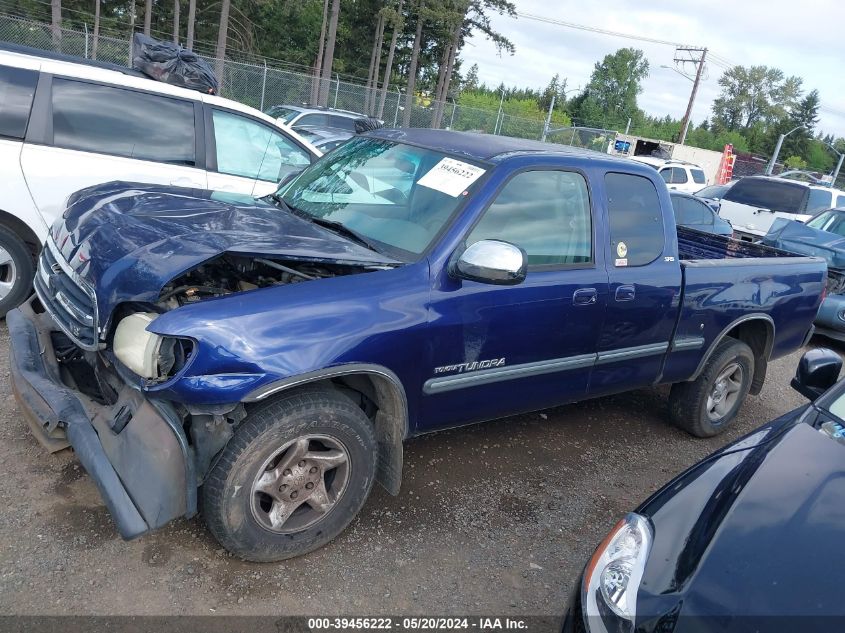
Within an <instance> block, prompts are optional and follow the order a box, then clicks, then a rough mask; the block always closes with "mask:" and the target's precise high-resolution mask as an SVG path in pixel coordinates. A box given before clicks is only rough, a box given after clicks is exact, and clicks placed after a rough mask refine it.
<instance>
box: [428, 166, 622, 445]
mask: <svg viewBox="0 0 845 633" xmlns="http://www.w3.org/2000/svg"><path fill="white" fill-rule="evenodd" d="M594 234H595V223H594V222H593V213H592V205H591V199H590V193H589V189H588V187H587V181H586V179H585V177H584V175H583V174H581V173H579V172H577V171H563V170H557V169H528V170H524V171H520V172H517V173H516V174H515V175H513V176H512V177H511V178H510V179H509V180H508V181H507V182H506V183H505V184H504V185H503V186H502V187H501V189H500V190H499V192H498V194H497V195H496V196H495V198H494V199H493V201H492V203H491V204H489V206H488V207H487V208H486V209H485V210H484V211H483V212H482V214H481V216H480V219H479V220H478V221H477V223H476V224H475V226H474V227H473V228H471V229H470V231H469V233H468V236H467V238H466V240H465V243H466V245H467V246H469V245H471V244H473V243H475V242H477V241H479V240H483V239H498V240H505V241H508V242H511V243H513V244H516V245H517V246H520V247H522V248H523V249H524V250H525V252H526V253H527V255H528V273H527V277H526V279H525V281H523V282H522V283H521V284H519V285H515V286H496V285H490V284H486V283H479V282H474V281H467V280H456V279H453V278H451V277H449V275H448V274H447V273H446V272H445V271H442V272H441V273H439V278H438V279H436V280H435V282H434V288H433V290H432V294H431V307H430V318H429V331H428V334H427V338H428V341H429V349H428V352H427V355H426V365H427V367H425V370H424V372H423V373H424V374H425V375H427V376H428V378H427V379H426V381H425V384H424V387H423V392H424V393H423V414H422V416H421V420H420V424H419V426H420V427H421V428H420V430H427V429H433V428H440V427H446V426H454V425H458V424H463V423H467V422H473V421H478V420H485V419H489V418H493V417H502V416H504V415H508V414H512V413H518V412H521V411H529V410H536V409H541V408H546V407H549V406H553V405H557V404H561V403H564V402H569V401H573V400H578V399H580V398H583V397H584V394H585V393H586V389H587V385H588V382H589V375H590V370H591V368H592V366H593V361H594V358H595V348H596V344H597V340H598V337H599V334H600V332H601V324H602V321H603V318H604V309H605V301H606V299H607V273H606V271H605V269H604V266H601V265H597V262H596V257H595V252H594V248H593V244H594Z"/></svg>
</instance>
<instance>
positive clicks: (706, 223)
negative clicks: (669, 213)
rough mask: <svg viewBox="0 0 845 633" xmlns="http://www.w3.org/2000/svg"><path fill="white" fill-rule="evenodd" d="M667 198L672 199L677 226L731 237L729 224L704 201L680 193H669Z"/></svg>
mask: <svg viewBox="0 0 845 633" xmlns="http://www.w3.org/2000/svg"><path fill="white" fill-rule="evenodd" d="M669 196H670V197H671V198H672V207H673V208H674V210H675V223H676V224H677V225H678V226H685V227H687V228H689V229H695V230H697V231H704V232H705V233H715V234H716V235H733V228H732V227H731V223H730V222H728V221H727V220H723V219H722V218H720V217H719V216H718V215H717V214H716V212H715V211H714V210H713V209H712V208H711V207H710V205H708V204H706V203H705V202H704V201H702V200H699V199H698V198H697V197H695V196H694V195H692V194H689V193H681V192H680V191H670V192H669Z"/></svg>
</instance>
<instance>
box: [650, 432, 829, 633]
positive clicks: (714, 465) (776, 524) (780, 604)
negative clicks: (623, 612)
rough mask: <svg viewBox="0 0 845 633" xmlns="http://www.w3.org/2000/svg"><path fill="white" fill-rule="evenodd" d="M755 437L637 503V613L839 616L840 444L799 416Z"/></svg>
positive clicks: (727, 619) (691, 619) (683, 620)
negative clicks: (647, 527) (644, 553)
mask: <svg viewBox="0 0 845 633" xmlns="http://www.w3.org/2000/svg"><path fill="white" fill-rule="evenodd" d="M767 434H768V435H769V436H772V437H771V438H770V439H769V438H768V437H766V435H767ZM758 435H761V436H762V437H755V435H754V434H752V435H751V436H748V437H747V438H746V439H745V440H743V442H745V443H746V445H752V448H748V449H743V447H742V446H741V445H734V446H733V447H728V449H726V450H725V451H723V453H722V454H721V455H720V456H717V457H714V458H712V459H709V460H705V461H704V462H702V463H700V464H699V465H698V466H696V467H694V468H693V469H691V470H690V471H688V472H687V473H685V474H684V475H682V476H681V477H679V478H678V479H676V480H675V481H674V482H672V483H671V484H669V485H668V486H667V487H666V488H664V489H663V490H662V491H660V492H659V493H657V494H656V495H655V496H654V497H652V499H650V500H649V501H648V502H646V504H645V505H644V506H643V507H642V508H641V509H640V510H639V512H641V513H642V514H644V515H645V516H648V517H649V518H650V519H651V522H652V525H653V528H654V543H653V545H652V549H651V552H650V555H649V560H648V563H647V564H646V569H645V573H644V576H643V583H642V585H641V589H640V595H639V598H638V606H637V609H638V613H642V614H644V615H646V614H647V615H651V616H654V615H657V614H663V615H664V617H666V614H669V613H672V614H674V615H681V616H694V617H682V618H679V619H677V624H678V625H681V624H683V623H688V624H689V625H690V626H692V625H694V624H695V622H696V618H697V617H701V616H728V615H734V616H758V617H762V616H782V615H792V616H821V615H830V614H839V615H842V614H843V613H845V607H844V606H843V602H842V586H843V581H845V569H843V568H842V566H841V565H838V564H837V563H836V562H835V561H837V560H838V559H839V557H838V555H837V552H838V547H839V544H840V543H841V540H842V535H843V532H844V531H845V446H842V445H841V444H838V443H837V442H836V441H834V440H832V439H831V438H829V437H827V436H825V435H823V434H822V433H820V432H819V431H818V430H816V429H814V428H813V427H812V426H810V425H809V424H805V423H802V422H798V423H794V424H790V425H787V427H786V430H783V431H782V432H772V430H771V428H770V427H769V428H763V429H761V430H760V431H759V432H758ZM672 617H674V616H672ZM741 620H742V618H740V619H739V620H735V619H732V618H730V617H722V618H721V619H720V620H719V619H717V621H718V622H721V623H722V624H724V628H722V627H721V625H720V626H719V627H716V628H715V629H713V630H726V631H727V630H742V625H741V624H740V621H741ZM731 623H732V624H731ZM744 624H747V625H749V624H750V623H749V622H748V621H745V622H744ZM735 627H738V628H735ZM646 628H649V627H646ZM654 628H660V627H654ZM686 628H687V627H685V626H677V627H675V628H674V630H676V631H681V630H686ZM764 628H765V627H764ZM660 630H667V631H668V630H673V629H672V628H662V629H660Z"/></svg>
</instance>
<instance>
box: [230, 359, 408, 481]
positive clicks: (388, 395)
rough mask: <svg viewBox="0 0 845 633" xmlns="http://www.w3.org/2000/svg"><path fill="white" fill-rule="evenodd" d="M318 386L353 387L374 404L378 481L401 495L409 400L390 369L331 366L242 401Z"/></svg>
mask: <svg viewBox="0 0 845 633" xmlns="http://www.w3.org/2000/svg"><path fill="white" fill-rule="evenodd" d="M315 386H326V387H329V388H332V389H343V390H351V391H353V392H356V393H358V394H360V395H361V396H363V397H364V398H366V399H367V400H369V401H370V402H372V403H373V404H374V405H375V411H374V412H372V413H371V414H368V417H370V420H371V421H372V423H373V427H374V429H375V432H376V440H377V442H378V465H377V470H376V480H377V481H378V483H380V484H381V485H382V486H383V487H384V488H385V490H387V491H388V492H389V493H390V494H392V495H397V494H399V488H400V487H401V484H402V464H403V442H404V440H405V438H406V437H407V436H408V400H407V397H406V395H405V388H404V387H403V386H402V382H401V381H400V380H399V377H398V376H397V375H396V374H395V373H393V372H392V371H391V370H390V369H388V368H386V367H382V366H380V365H372V364H367V363H352V364H347V365H339V366H336V367H328V368H326V369H320V370H317V371H312V372H308V373H305V374H300V375H298V376H292V377H289V378H284V379H282V380H277V381H275V382H272V383H269V384H267V385H264V386H263V387H259V388H258V389H256V390H254V391H252V392H250V393H249V394H247V396H246V397H245V398H244V399H243V402H244V404H246V405H247V406H248V405H249V404H251V403H256V402H264V401H266V400H268V399H270V398H274V397H277V396H278V395H280V394H283V393H284V394H288V393H289V392H290V391H292V390H295V389H302V388H305V387H315Z"/></svg>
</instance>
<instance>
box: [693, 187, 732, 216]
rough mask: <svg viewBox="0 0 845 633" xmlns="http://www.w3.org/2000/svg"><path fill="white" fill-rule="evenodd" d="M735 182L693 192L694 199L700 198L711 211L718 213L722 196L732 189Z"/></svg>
mask: <svg viewBox="0 0 845 633" xmlns="http://www.w3.org/2000/svg"><path fill="white" fill-rule="evenodd" d="M735 182H736V181H735V180H732V181H731V182H726V183H725V184H724V185H709V186H707V187H705V188H704V189H699V190H698V191H696V192H695V194H694V195H695V197H696V198H701V199H702V200H704V201H705V202H706V203H707V204H709V205H710V206H711V207H713V210H714V211H716V212H718V211H719V203H720V202H721V201H722V196H724V195H725V193H726V192H727V191H728V189H730V188H731V187H733V185H734V183H735Z"/></svg>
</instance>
